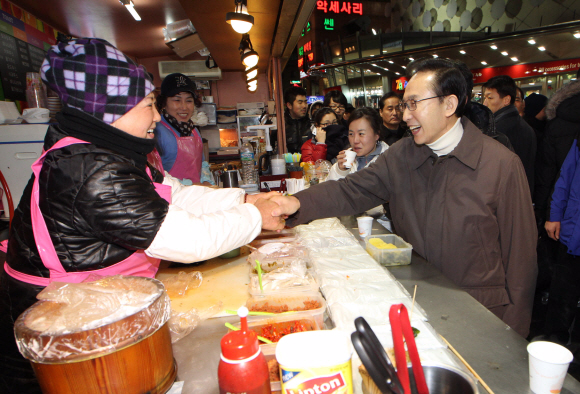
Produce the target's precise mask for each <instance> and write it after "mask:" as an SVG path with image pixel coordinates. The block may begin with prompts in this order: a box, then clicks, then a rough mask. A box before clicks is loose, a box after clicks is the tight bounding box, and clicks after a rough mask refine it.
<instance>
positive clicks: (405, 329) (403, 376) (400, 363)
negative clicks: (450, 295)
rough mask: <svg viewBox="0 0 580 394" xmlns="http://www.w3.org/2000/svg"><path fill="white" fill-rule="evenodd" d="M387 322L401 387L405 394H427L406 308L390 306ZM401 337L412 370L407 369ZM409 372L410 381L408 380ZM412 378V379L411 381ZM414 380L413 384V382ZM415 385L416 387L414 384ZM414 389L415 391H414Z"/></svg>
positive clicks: (397, 305)
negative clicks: (389, 322) (388, 321)
mask: <svg viewBox="0 0 580 394" xmlns="http://www.w3.org/2000/svg"><path fill="white" fill-rule="evenodd" d="M389 320H390V321H391V331H392V333H393V344H394V346H395V360H396V361H397V376H398V377H399V381H400V382H401V385H402V386H403V389H404V391H405V394H415V393H417V394H429V388H428V387H427V383H426V382H425V374H424V373H423V367H422V366H421V360H420V359H419V353H418V352H417V344H416V343H415V336H414V335H413V329H412V328H411V322H410V321H409V314H408V313H407V308H406V307H405V305H403V304H396V305H392V306H391V310H390V311H389ZM403 337H404V338H405V341H406V342H407V350H408V352H409V358H410V359H411V364H412V366H413V367H412V368H411V369H407V368H406V366H407V358H406V357H405V344H404V342H403ZM409 371H411V379H409ZM413 378H414V379H413ZM413 380H414V382H413ZM411 383H415V384H416V386H415V385H414V384H411ZM415 388H416V391H415Z"/></svg>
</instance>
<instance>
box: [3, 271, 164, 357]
mask: <svg viewBox="0 0 580 394" xmlns="http://www.w3.org/2000/svg"><path fill="white" fill-rule="evenodd" d="M37 297H38V299H39V300H40V301H41V302H37V303H36V304H34V305H33V306H31V307H30V308H28V309H27V310H26V311H25V312H24V313H23V314H22V315H20V317H19V318H18V319H17V321H16V323H15V325H14V331H15V336H16V342H17V345H18V348H19V350H20V352H21V353H22V355H23V356H24V357H26V358H27V359H29V360H31V361H35V362H40V363H43V362H58V361H62V360H75V359H78V358H86V357H88V356H89V355H92V354H107V353H110V352H112V351H115V350H118V349H121V348H124V347H126V346H127V345H128V343H131V341H134V338H139V337H141V338H145V337H148V336H149V335H152V334H153V333H155V332H156V331H157V330H159V329H160V328H161V327H162V326H163V325H164V324H165V323H166V322H167V320H168V319H169V317H170V314H171V304H170V301H169V297H168V296H167V293H166V292H165V291H164V288H163V285H162V284H161V282H159V281H158V280H155V279H151V278H142V277H134V276H122V275H116V276H110V277H105V278H102V279H99V280H97V281H94V282H84V283H62V282H53V283H51V284H50V285H48V286H47V287H46V288H45V289H44V290H43V291H41V292H40V293H39V294H38V296H37Z"/></svg>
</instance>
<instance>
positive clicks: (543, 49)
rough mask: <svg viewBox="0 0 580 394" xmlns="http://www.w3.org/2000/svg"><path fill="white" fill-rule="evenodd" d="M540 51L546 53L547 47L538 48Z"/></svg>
mask: <svg viewBox="0 0 580 394" xmlns="http://www.w3.org/2000/svg"><path fill="white" fill-rule="evenodd" d="M538 49H539V50H540V51H542V52H544V51H545V50H546V47H538Z"/></svg>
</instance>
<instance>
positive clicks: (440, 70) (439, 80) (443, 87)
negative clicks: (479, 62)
mask: <svg viewBox="0 0 580 394" xmlns="http://www.w3.org/2000/svg"><path fill="white" fill-rule="evenodd" d="M407 71H408V73H409V75H410V76H411V77H412V76H414V75H415V74H417V73H419V72H432V73H433V74H434V75H435V78H434V79H433V81H432V83H431V90H433V93H435V95H436V96H442V97H439V102H443V100H444V99H445V97H444V96H450V95H455V96H456V97H457V108H456V109H455V115H456V116H458V117H461V116H462V115H463V111H464V110H465V105H466V104H467V98H468V91H467V89H468V88H467V83H466V82H465V77H464V76H463V73H462V71H461V69H460V68H459V67H458V66H457V63H456V62H454V61H453V60H450V59H431V58H428V59H418V60H415V61H414V62H412V63H410V64H409V65H408V66H407Z"/></svg>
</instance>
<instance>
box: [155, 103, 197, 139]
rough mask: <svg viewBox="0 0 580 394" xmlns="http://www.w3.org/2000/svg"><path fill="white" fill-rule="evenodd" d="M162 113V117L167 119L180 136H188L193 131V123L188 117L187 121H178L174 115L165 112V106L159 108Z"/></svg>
mask: <svg viewBox="0 0 580 394" xmlns="http://www.w3.org/2000/svg"><path fill="white" fill-rule="evenodd" d="M161 112H162V113H163V117H164V118H165V119H166V120H167V122H168V123H169V124H170V125H171V127H173V128H174V129H175V130H177V132H178V133H179V134H180V135H181V136H182V137H189V136H190V135H191V133H192V132H193V128H194V127H195V125H194V124H193V122H192V121H191V119H189V120H188V121H187V122H180V121H179V120H177V119H176V118H175V116H171V115H169V114H168V113H167V111H166V110H165V108H163V109H162V110H161Z"/></svg>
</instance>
